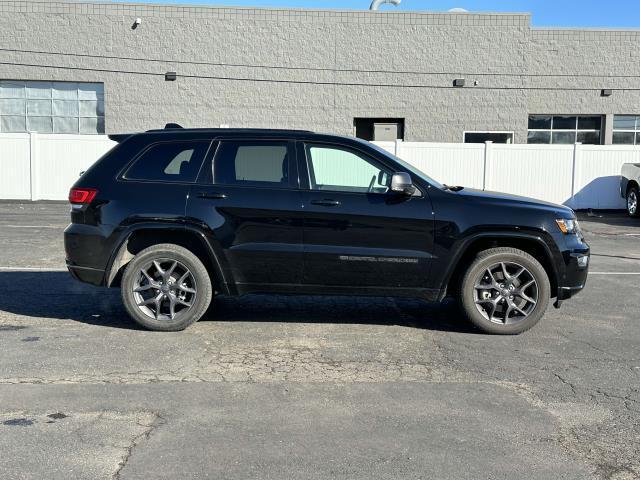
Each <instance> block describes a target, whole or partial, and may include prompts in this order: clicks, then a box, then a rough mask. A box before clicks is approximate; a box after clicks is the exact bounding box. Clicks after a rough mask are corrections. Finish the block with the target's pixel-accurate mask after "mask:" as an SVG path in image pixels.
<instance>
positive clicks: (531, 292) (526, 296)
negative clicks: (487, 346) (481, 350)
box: [460, 247, 551, 335]
mask: <svg viewBox="0 0 640 480" xmlns="http://www.w3.org/2000/svg"><path fill="white" fill-rule="evenodd" d="M550 292H551V286H550V284H549V277H548V276H547V273H546V271H545V269H544V267H543V266H542V265H541V264H540V262H538V261H537V260H536V259H535V258H534V257H532V256H531V255H529V254H528V253H526V252H524V251H522V250H518V249H516V248H509V247H501V248H492V249H489V250H485V251H482V252H480V253H479V254H478V256H477V257H476V259H475V260H474V261H473V262H472V263H471V265H470V266H469V268H468V270H467V272H466V273H465V275H464V277H463V279H462V285H461V292H460V293H461V295H460V303H461V307H462V310H463V311H464V313H465V314H466V316H467V318H468V319H469V320H470V321H471V322H472V323H473V324H474V325H475V326H477V327H478V328H480V330H482V331H484V332H487V333H495V334H503V335H515V334H518V333H522V332H524V331H526V330H529V329H530V328H531V327H533V326H534V325H535V324H536V323H538V321H539V320H540V319H541V318H542V316H543V315H544V313H545V311H546V310H547V307H548V305H549V298H550Z"/></svg>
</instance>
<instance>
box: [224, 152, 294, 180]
mask: <svg viewBox="0 0 640 480" xmlns="http://www.w3.org/2000/svg"><path fill="white" fill-rule="evenodd" d="M289 150H290V147H289V144H288V142H286V141H281V142H276V141H273V142H270V141H247V142H241V141H226V142H224V141H223V142H222V143H221V144H220V147H219V148H218V151H217V153H216V157H215V159H214V162H213V183H216V184H224V185H253V186H265V187H274V186H275V187H283V186H288V185H289V157H290V155H289Z"/></svg>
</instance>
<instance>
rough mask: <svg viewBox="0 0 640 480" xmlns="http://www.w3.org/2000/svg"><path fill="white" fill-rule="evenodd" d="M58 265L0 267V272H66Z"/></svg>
mask: <svg viewBox="0 0 640 480" xmlns="http://www.w3.org/2000/svg"><path fill="white" fill-rule="evenodd" d="M66 271H67V269H66V268H60V267H0V272H66Z"/></svg>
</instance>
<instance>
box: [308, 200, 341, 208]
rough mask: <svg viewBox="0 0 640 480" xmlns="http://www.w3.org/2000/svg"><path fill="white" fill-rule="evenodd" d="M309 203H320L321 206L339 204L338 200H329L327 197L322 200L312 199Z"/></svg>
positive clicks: (335, 205)
mask: <svg viewBox="0 0 640 480" xmlns="http://www.w3.org/2000/svg"><path fill="white" fill-rule="evenodd" d="M311 204H312V205H322V206H323V207H337V206H338V205H340V202H339V201H338V200H330V199H328V198H325V199H324V200H312V201H311Z"/></svg>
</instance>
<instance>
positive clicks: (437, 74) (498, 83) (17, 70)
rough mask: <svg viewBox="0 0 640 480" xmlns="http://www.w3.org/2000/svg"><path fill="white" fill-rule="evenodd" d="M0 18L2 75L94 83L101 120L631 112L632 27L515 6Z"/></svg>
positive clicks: (109, 7) (2, 5)
mask: <svg viewBox="0 0 640 480" xmlns="http://www.w3.org/2000/svg"><path fill="white" fill-rule="evenodd" d="M136 17H140V18H141V19H142V24H141V25H140V26H139V27H138V28H136V29H135V30H134V29H132V28H131V26H132V24H133V22H134V20H135V18H136ZM0 32H2V33H1V34H0V79H13V80H61V81H88V82H103V83H104V86H105V111H106V117H105V118H106V129H107V132H119V131H134V130H143V129H149V128H158V127H161V126H162V125H164V123H166V122H178V123H180V124H182V125H184V126H219V125H221V124H227V125H230V126H232V127H279V128H305V129H313V130H317V131H327V132H335V133H340V134H353V131H354V127H353V119H354V117H387V118H404V119H405V127H406V128H405V140H410V141H442V142H460V141H462V139H463V132H464V131H465V130H466V131H473V130H482V131H493V130H497V131H514V132H515V134H516V136H515V140H516V142H518V143H523V142H526V134H527V117H528V114H530V113H542V114H550V113H558V114H580V113H584V114H614V113H631V114H640V92H639V91H638V90H628V89H630V88H636V89H640V62H638V60H639V59H640V58H639V57H640V49H638V45H640V32H636V31H626V32H622V31H591V30H589V31H587V30H577V31H574V30H538V29H531V27H530V17H529V16H528V15H526V14H453V13H413V12H398V11H382V12H368V11H323V10H288V9H249V8H211V7H199V6H198V7H196V6H166V5H164V6H154V5H138V4H136V5H134V4H116V3H103V4H101V3H65V2H46V3H42V2H29V1H2V0H0ZM16 50H20V51H16ZM25 51H30V52H31V53H27V52H25ZM35 52H44V53H35ZM61 53H62V54H69V55H59V54H61ZM77 54H82V55H86V56H77ZM167 71H176V72H177V73H178V80H177V81H175V82H166V81H165V80H164V73H165V72H167ZM550 75H554V76H550ZM618 76H619V77H618ZM454 78H465V79H466V82H467V84H466V86H465V87H464V88H454V87H453V86H452V82H453V79H454ZM475 81H477V82H478V84H477V86H474V82H475ZM602 88H613V89H615V92H614V94H613V96H612V97H608V98H603V97H601V96H600V89H602ZM625 88H626V89H627V90H625Z"/></svg>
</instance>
